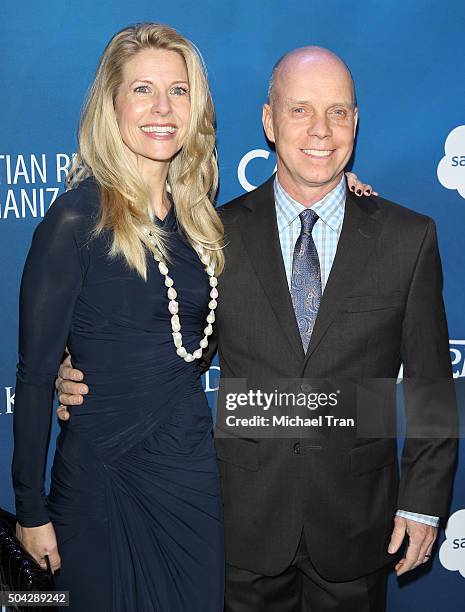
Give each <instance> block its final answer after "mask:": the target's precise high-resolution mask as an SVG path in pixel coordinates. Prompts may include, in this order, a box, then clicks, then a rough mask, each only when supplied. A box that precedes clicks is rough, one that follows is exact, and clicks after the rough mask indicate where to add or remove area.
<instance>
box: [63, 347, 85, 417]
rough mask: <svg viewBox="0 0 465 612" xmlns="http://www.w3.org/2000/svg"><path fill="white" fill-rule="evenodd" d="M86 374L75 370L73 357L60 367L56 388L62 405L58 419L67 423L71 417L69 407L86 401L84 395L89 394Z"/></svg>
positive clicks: (68, 358) (69, 356) (67, 358)
mask: <svg viewBox="0 0 465 612" xmlns="http://www.w3.org/2000/svg"><path fill="white" fill-rule="evenodd" d="M83 379H84V374H83V373H82V372H81V371H80V370H75V369H74V368H73V365H72V362H71V355H68V356H67V357H66V359H65V360H64V361H63V362H62V364H61V365H60V369H59V370H58V377H57V379H56V381H55V387H56V389H57V391H58V400H59V402H60V405H59V406H58V409H57V414H58V418H59V419H61V420H62V421H67V420H68V419H69V417H70V414H69V412H68V408H67V406H77V405H79V404H82V403H83V401H84V397H83V396H84V395H86V394H87V393H88V392H89V388H88V387H87V385H85V384H83V383H82V382H79V381H82V380H83Z"/></svg>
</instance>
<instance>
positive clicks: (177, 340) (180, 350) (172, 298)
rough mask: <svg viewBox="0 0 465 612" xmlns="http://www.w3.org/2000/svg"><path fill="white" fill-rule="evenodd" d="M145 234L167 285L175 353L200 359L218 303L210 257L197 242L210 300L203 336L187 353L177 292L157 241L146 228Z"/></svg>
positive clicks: (216, 280)
mask: <svg viewBox="0 0 465 612" xmlns="http://www.w3.org/2000/svg"><path fill="white" fill-rule="evenodd" d="M146 234H147V237H148V239H149V240H150V242H151V243H152V244H153V245H154V247H155V252H154V253H153V258H154V259H155V261H156V262H157V263H158V270H159V271H160V274H161V275H162V276H164V277H165V286H166V287H167V295H168V299H169V303H168V310H169V312H170V314H171V329H172V330H173V333H172V336H173V343H174V346H175V347H176V353H177V354H178V356H179V357H181V358H182V359H184V361H187V362H188V363H189V362H191V361H194V359H200V358H201V357H202V352H203V351H204V350H205V349H206V348H207V347H208V336H211V334H212V333H213V323H214V322H215V308H216V307H217V305H218V302H217V301H216V300H217V298H218V289H217V288H216V287H217V285H218V279H217V278H216V276H215V270H214V268H213V266H212V265H211V264H210V257H209V256H208V255H207V254H206V253H205V249H204V248H203V246H202V245H200V244H197V245H196V246H195V251H196V253H197V255H198V256H199V259H200V261H201V262H202V263H203V265H204V266H205V272H206V273H207V274H208V277H209V282H210V287H211V290H210V298H211V300H210V301H209V302H208V308H209V309H210V312H209V313H208V315H207V326H206V327H205V329H204V330H203V333H204V336H203V338H202V340H200V343H199V348H198V349H197V350H195V351H194V352H192V353H189V352H188V351H187V350H186V348H185V347H184V346H183V345H182V334H181V321H180V320H179V314H178V312H179V303H178V302H177V301H176V298H177V295H178V294H177V292H176V289H175V288H174V286H173V285H174V281H173V279H172V278H171V277H170V276H169V274H168V272H169V270H168V266H167V265H166V261H165V260H164V259H163V257H162V255H161V253H160V252H159V251H158V249H157V243H156V240H155V238H154V236H153V234H152V233H151V232H150V230H146Z"/></svg>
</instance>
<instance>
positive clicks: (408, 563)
mask: <svg viewBox="0 0 465 612" xmlns="http://www.w3.org/2000/svg"><path fill="white" fill-rule="evenodd" d="M406 534H407V535H408V538H409V543H408V547H407V552H406V554H405V557H403V558H402V559H401V560H400V561H399V563H398V564H397V565H396V567H395V570H396V574H397V575H398V576H401V575H402V574H405V573H406V572H409V571H410V570H412V569H415V568H416V567H418V566H419V565H422V564H423V563H427V562H428V561H429V560H430V558H431V550H432V548H433V544H434V542H435V540H436V538H437V535H438V530H437V527H432V526H431V525H426V524H425V523H420V522H418V521H415V520H413V519H407V518H404V517H402V516H396V518H395V520H394V529H393V531H392V535H391V541H390V543H389V548H388V552H389V553H390V554H394V553H396V552H397V551H398V550H399V548H400V547H401V545H402V542H403V541H404V538H405V535H406Z"/></svg>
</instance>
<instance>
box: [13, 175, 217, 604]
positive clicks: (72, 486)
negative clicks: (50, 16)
mask: <svg viewBox="0 0 465 612" xmlns="http://www.w3.org/2000/svg"><path fill="white" fill-rule="evenodd" d="M173 208H174V207H172V209H171V211H170V212H169V214H168V216H167V217H166V219H165V221H164V222H163V226H164V227H165V229H166V230H167V231H169V244H170V246H171V262H170V263H169V264H168V265H169V274H170V276H171V277H172V278H173V279H174V286H175V288H176V291H177V292H178V298H177V300H178V302H179V314H180V319H181V324H182V334H183V344H184V346H185V347H186V348H187V350H189V351H192V350H194V349H196V348H198V343H199V341H200V339H201V337H202V336H203V329H204V327H205V325H206V315H207V314H208V301H209V290H210V287H209V282H208V277H207V275H206V273H205V271H204V269H203V266H202V264H201V263H200V261H199V259H198V257H197V255H196V254H195V252H194V251H193V249H192V248H191V247H190V245H189V244H188V243H187V241H186V240H185V238H184V237H183V235H182V233H181V232H180V230H179V229H178V227H177V224H176V217H175V213H174V210H173ZM98 211H99V198H98V189H97V187H96V185H95V182H94V181H93V180H92V179H87V180H86V181H84V182H83V183H81V184H80V185H79V186H78V188H77V189H75V190H72V191H69V192H67V193H65V194H64V195H63V196H61V197H60V198H59V199H58V200H57V202H56V203H55V204H54V205H53V206H52V207H51V209H50V210H49V211H48V212H47V214H46V216H45V218H44V220H43V221H42V222H41V223H40V224H39V226H38V227H37V229H36V231H35V234H34V238H33V241H32V246H31V250H30V252H29V255H28V258H27V262H26V266H25V269H24V274H23V279H22V284H21V308H20V309H21V312H20V348H19V351H20V360H19V365H18V375H17V386H16V397H15V414H14V436H15V450H14V460H13V481H14V487H15V494H16V508H17V515H18V520H19V522H20V523H21V524H22V525H24V526H37V525H41V524H44V523H46V522H48V521H49V520H51V521H52V522H53V525H54V527H55V530H56V534H57V540H58V550H59V553H60V555H61V561H62V567H61V570H60V572H59V574H58V575H56V577H55V583H56V588H57V589H60V590H69V591H70V601H71V606H70V610H72V611H73V612H77V611H82V612H92V611H97V610H98V611H99V612H123V611H124V612H151V611H157V612H187V611H189V612H219V611H221V610H222V609H223V581H224V559H223V522H222V521H223V516H222V502H221V495H220V484H219V475H218V470H217V465H216V459H215V453H214V448H213V440H212V421H211V415H210V410H209V407H208V403H207V400H206V397H205V394H204V392H203V389H202V386H201V380H200V374H199V369H198V363H197V361H195V362H192V363H186V362H185V361H184V360H183V359H180V358H179V357H178V356H177V355H176V349H175V347H174V344H173V340H172V336H171V324H170V316H171V315H170V314H169V312H168V308H167V306H168V298H167V295H166V287H165V285H164V277H163V276H162V275H161V274H160V273H159V271H158V267H157V264H156V262H155V261H154V260H153V258H152V257H151V256H149V257H148V279H147V282H146V281H144V280H143V279H142V278H141V277H140V276H139V275H138V274H137V273H136V272H135V271H134V270H132V269H130V268H129V267H128V265H127V264H126V262H125V260H124V259H123V258H121V257H117V258H111V257H110V256H109V255H108V250H109V247H110V245H111V234H110V232H104V233H103V234H101V235H100V236H99V237H97V238H94V237H92V236H91V231H92V228H93V227H94V226H95V220H96V218H97V215H98ZM66 345H67V346H68V347H69V350H70V352H71V354H72V357H73V364H74V366H75V367H77V368H79V369H81V370H82V371H83V372H84V373H85V380H86V383H87V384H88V386H89V394H88V395H87V396H86V398H85V402H84V404H83V405H81V406H78V407H72V408H71V409H70V412H71V419H70V420H69V421H68V422H66V423H64V424H62V426H61V432H60V434H59V436H58V439H57V446H56V453H55V458H54V462H53V468H52V480H51V488H50V492H49V495H48V497H46V496H45V492H44V464H45V459H46V453H47V437H48V435H49V427H50V422H51V417H52V397H53V385H54V379H55V377H56V372H57V369H58V366H59V364H60V361H61V359H62V355H63V351H64V348H65V346H66Z"/></svg>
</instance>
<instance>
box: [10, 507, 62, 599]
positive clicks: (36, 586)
mask: <svg viewBox="0 0 465 612" xmlns="http://www.w3.org/2000/svg"><path fill="white" fill-rule="evenodd" d="M0 590H2V591H53V575H52V572H51V570H50V567H49V569H46V570H44V569H42V568H41V567H40V565H39V564H38V563H37V562H36V561H35V560H34V558H33V557H31V555H30V554H29V553H28V552H27V551H26V550H25V548H24V547H23V546H22V544H21V542H20V541H19V540H18V538H17V537H16V517H15V516H13V514H10V513H9V512H7V511H6V510H2V509H1V508H0ZM18 609H20V610H21V609H23V610H24V609H26V608H18Z"/></svg>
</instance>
